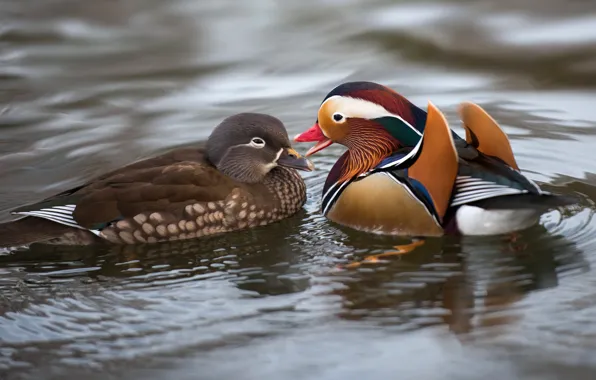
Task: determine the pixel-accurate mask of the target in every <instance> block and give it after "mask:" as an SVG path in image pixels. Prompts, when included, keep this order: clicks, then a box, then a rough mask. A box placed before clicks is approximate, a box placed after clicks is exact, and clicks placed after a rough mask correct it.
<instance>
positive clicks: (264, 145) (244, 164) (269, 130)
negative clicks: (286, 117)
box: [207, 113, 314, 183]
mask: <svg viewBox="0 0 596 380" xmlns="http://www.w3.org/2000/svg"><path fill="white" fill-rule="evenodd" d="M207 158H208V159H209V161H210V162H211V163H212V164H213V165H215V166H216V167H217V169H218V170H219V171H220V172H222V173H224V174H226V175H228V176H229V177H232V178H233V179H235V180H237V181H240V182H245V183H258V182H261V181H262V180H263V179H264V178H265V176H266V175H267V174H268V173H269V172H270V171H271V170H273V169H274V168H275V167H277V166H282V167H286V168H291V169H298V170H305V171H312V170H314V165H313V164H312V162H310V161H309V160H308V159H306V158H304V157H302V156H301V155H300V154H299V153H298V152H296V151H295V150H294V149H293V148H292V145H291V143H290V139H289V137H288V133H287V131H286V128H285V127H284V125H283V123H282V122H281V121H280V120H279V119H277V118H275V117H273V116H270V115H266V114H260V113H240V114H236V115H233V116H230V117H228V118H226V119H224V120H223V121H222V122H221V123H220V124H219V125H218V126H217V127H215V129H214V130H213V132H212V133H211V135H210V136H209V138H208V140H207Z"/></svg>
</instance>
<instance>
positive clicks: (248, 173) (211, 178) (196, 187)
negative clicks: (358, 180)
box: [0, 113, 314, 247]
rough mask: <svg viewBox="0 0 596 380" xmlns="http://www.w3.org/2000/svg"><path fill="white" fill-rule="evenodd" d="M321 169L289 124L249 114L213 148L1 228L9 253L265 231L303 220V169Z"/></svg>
mask: <svg viewBox="0 0 596 380" xmlns="http://www.w3.org/2000/svg"><path fill="white" fill-rule="evenodd" d="M295 169H298V170H305V171H312V170H313V169H314V166H313V165H312V163H311V162H310V161H309V160H308V159H306V158H304V157H302V156H300V154H298V153H297V152H296V151H295V150H294V149H292V147H291V144H290V139H289V137H288V134H287V132H286V129H285V127H284V125H283V124H282V122H281V121H280V120H278V119H277V118H274V117H272V116H269V115H265V114H257V113H242V114H237V115H234V116H230V117H228V118H226V119H225V120H223V121H222V122H221V124H219V125H218V126H217V127H216V128H215V129H214V130H213V131H212V133H211V135H210V136H209V138H208V140H207V142H206V144H205V143H203V144H201V145H200V146H197V147H193V148H182V149H176V150H173V151H171V152H169V153H166V154H164V155H161V156H157V157H153V158H148V159H145V160H142V161H138V162H136V163H133V164H130V165H128V166H125V167H123V168H121V169H117V170H115V171H112V172H110V173H107V174H105V175H102V176H99V177H97V178H95V179H93V180H91V181H90V182H88V183H86V184H83V185H81V186H78V187H75V188H73V189H70V190H68V191H64V192H62V193H60V194H57V195H55V196H52V197H50V198H47V199H45V200H43V201H41V202H39V203H35V204H32V205H28V206H24V207H21V208H18V209H16V210H14V211H13V212H12V213H13V214H16V215H23V216H25V217H24V218H22V219H19V220H16V221H13V222H8V223H4V224H0V245H2V246H5V247H8V246H15V245H24V244H30V243H33V242H45V243H51V244H93V243H97V242H102V241H103V242H109V243H116V244H135V243H154V242H160V241H167V240H178V239H191V238H196V237H202V236H207V235H212V234H216V233H222V232H228V231H234V230H240V229H244V228H250V227H255V226H263V225H266V224H269V223H273V222H275V221H279V220H281V219H284V218H286V217H289V216H291V215H293V214H294V213H296V212H297V211H298V210H299V209H300V208H301V207H302V205H303V204H304V202H305V200H306V186H305V184H304V181H303V180H302V177H301V176H300V175H299V174H298V172H297V171H296V170H295Z"/></svg>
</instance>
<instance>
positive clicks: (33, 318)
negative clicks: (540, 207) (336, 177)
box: [0, 0, 596, 380]
mask: <svg viewBox="0 0 596 380" xmlns="http://www.w3.org/2000/svg"><path fill="white" fill-rule="evenodd" d="M595 30H596V6H595V5H594V4H592V3H591V2H587V1H564V0H558V1H555V0H548V1H545V0H541V1H538V0H525V1H515V2H514V1H496V0H482V1H476V2H466V1H454V2H439V3H433V2H428V3H419V2H414V1H412V2H392V1H388V0H376V1H369V0H327V1H324V2H321V1H315V0H302V1H300V2H289V1H288V2H281V1H280V2H274V1H267V0H255V1H251V2H246V1H232V0H217V1H208V0H201V1H190V0H171V1H168V2H164V1H157V0H122V1H111V2H105V1H102V2H88V1H87V2H76V1H72V0H44V1H41V0H37V1H33V0H32V1H12V2H3V3H1V4H0V81H1V82H2V86H0V87H1V89H0V105H1V108H0V115H1V116H0V133H1V134H0V211H2V213H1V215H0V220H8V219H9V215H8V213H7V211H8V210H10V209H11V208H13V207H16V206H18V205H20V204H23V203H27V202H32V201H35V200H38V199H40V198H42V197H44V196H48V195H51V194H53V193H56V192H58V191H60V190H63V189H66V188H69V187H71V186H74V185H76V184H78V183H80V182H81V181H83V180H85V179H89V178H91V177H92V176H94V175H97V174H99V173H102V172H105V171H107V170H109V169H112V168H115V167H118V166H120V165H124V164H126V163H128V162H130V161H132V160H135V159H138V158H140V157H145V156H148V155H154V154H157V153H160V152H162V151H163V150H165V149H169V148H172V147H174V146H179V145H185V144H191V143H193V142H194V141H198V140H201V139H203V138H205V137H206V136H207V135H208V133H209V132H210V130H211V128H212V127H213V126H214V125H216V124H217V123H218V122H219V121H220V120H221V119H222V118H223V117H225V116H227V115H229V114H232V113H236V112H241V111H256V112H267V113H271V114H274V115H276V116H277V117H279V118H281V119H282V120H283V121H284V122H285V123H286V125H287V127H288V130H289V131H290V134H295V133H297V132H300V131H302V130H303V129H305V128H306V127H308V126H310V125H311V123H312V122H313V120H314V118H315V114H316V109H317V108H318V105H319V103H320V101H321V100H322V97H323V96H324V95H325V94H326V93H327V92H328V91H329V90H330V89H331V88H332V87H334V86H335V85H337V84H339V83H341V82H342V81H346V80H356V79H364V80H373V81H378V82H381V83H384V84H387V85H390V86H391V87H393V88H395V89H396V90H398V91H400V92H402V93H403V94H404V95H406V96H408V97H409V98H411V99H412V100H413V101H415V102H416V103H419V104H421V105H424V104H425V103H426V101H427V100H429V99H431V100H432V101H433V103H435V104H436V105H437V106H439V107H440V108H441V109H442V110H443V111H444V112H445V113H446V114H447V116H448V118H449V120H450V121H451V123H452V124H453V127H454V128H455V129H458V128H459V126H458V123H457V118H456V115H455V109H456V106H457V104H458V103H459V102H461V101H464V100H472V101H475V102H477V103H479V104H481V105H482V106H484V107H485V108H486V109H487V110H489V112H490V113H491V114H493V115H494V117H495V118H496V119H497V120H498V121H499V122H501V123H502V125H503V127H504V128H505V129H506V131H507V133H508V134H509V135H510V137H511V139H512V144H513V149H514V151H515V153H516V156H517V158H518V163H519V164H520V166H521V167H522V168H523V169H524V172H525V173H526V174H527V175H528V176H529V177H531V178H532V179H534V180H536V181H539V182H541V183H543V184H544V187H545V188H548V189H550V190H554V191H558V192H563V193H573V194H576V195H579V196H580V197H581V199H582V204H581V205H579V206H577V207H574V208H570V209H566V210H561V211H552V212H550V213H548V214H546V215H544V217H543V219H542V223H541V226H537V227H535V228H533V229H531V230H528V231H525V232H524V233H523V234H521V236H520V238H519V239H518V240H517V241H514V242H511V241H508V240H506V239H505V238H502V237H492V238H465V239H454V238H445V239H430V240H427V241H426V243H425V244H424V245H423V246H421V247H420V248H418V249H416V250H415V251H414V252H412V253H410V254H408V255H404V256H401V257H395V258H389V259H387V260H386V261H383V262H381V263H377V264H369V265H363V266H361V267H359V268H356V269H349V270H338V269H337V266H338V264H345V263H349V262H352V261H355V260H359V259H362V258H364V257H365V256H367V255H370V254H374V253H382V252H386V251H389V250H391V249H392V247H393V246H394V245H397V244H403V243H407V242H408V240H407V239H396V238H391V237H382V236H374V235H369V234H365V233H359V232H355V231H352V230H349V229H347V228H343V227H339V226H337V225H335V224H332V223H330V222H328V221H327V220H325V219H324V218H322V217H321V216H320V215H319V213H318V204H319V197H320V193H321V188H322V186H323V181H324V179H325V176H326V171H327V170H328V169H329V168H330V167H331V165H332V164H333V162H334V161H335V159H336V158H337V157H338V155H339V154H340V153H341V148H339V147H335V146H334V147H332V148H329V149H328V150H326V151H325V152H322V153H321V154H320V155H317V156H315V157H314V159H315V163H316V164H317V165H318V168H319V169H320V170H318V171H316V172H313V173H308V174H306V175H305V178H306V181H307V184H308V186H309V199H308V202H307V204H306V206H305V208H304V210H303V211H301V212H300V213H299V214H298V215H296V216H295V217H293V218H290V219H288V220H285V221H283V222H281V223H279V224H276V225H273V226H269V227H266V228H262V229H256V230H252V231H245V232H240V233H235V234H230V235H226V236H221V237H213V238H210V239H206V240H201V241H194V242H179V243H177V244H165V245H156V246H152V247H116V248H105V247H104V248H93V249H90V248H85V249H82V248H69V249H64V248H60V249H56V248H49V247H42V246H38V247H31V249H27V250H25V249H23V250H19V251H15V252H11V253H4V254H1V255H0V378H2V379H4V378H7V379H17V378H28V379H49V378H60V379H69V378H79V377H80V376H83V375H84V376H86V378H89V379H105V378H114V379H116V378H118V379H120V378H122V379H124V378H125V379H171V378H173V379H222V378H223V379H228V378H236V379H261V378H269V377H274V378H283V379H303V378H316V379H321V380H322V379H340V378H341V379H361V378H364V377H365V376H369V377H371V378H375V379H386V378H395V377H396V376H398V377H400V378H424V379H478V378H485V379H503V378H508V379H517V378H519V379H541V380H542V379H558V378H562V377H563V376H565V377H567V378H573V379H592V378H593V373H594V371H596V343H595V342H596V340H595V339H594V336H595V335H596V325H595V324H594V323H595V322H594V321H596V290H595V289H596V281H595V280H594V276H593V275H592V272H591V269H592V265H593V264H594V263H595V262H596V259H595V257H594V256H595V252H594V251H595V249H596V238H595V236H596V221H595V220H594V209H595V206H594V201H595V200H596V176H595V175H594V174H593V173H594V172H596V160H594V157H595V156H594V152H593V146H595V144H596V111H595V109H594V104H595V103H594V99H595V95H596V32H594V31H595ZM305 148H306V147H303V146H298V149H305Z"/></svg>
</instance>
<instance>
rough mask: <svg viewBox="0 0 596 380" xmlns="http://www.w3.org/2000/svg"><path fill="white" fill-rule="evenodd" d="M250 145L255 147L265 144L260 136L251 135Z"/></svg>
mask: <svg viewBox="0 0 596 380" xmlns="http://www.w3.org/2000/svg"><path fill="white" fill-rule="evenodd" d="M250 145H251V146H253V147H255V148H262V147H264V146H265V140H263V139H262V138H260V137H253V138H252V140H250Z"/></svg>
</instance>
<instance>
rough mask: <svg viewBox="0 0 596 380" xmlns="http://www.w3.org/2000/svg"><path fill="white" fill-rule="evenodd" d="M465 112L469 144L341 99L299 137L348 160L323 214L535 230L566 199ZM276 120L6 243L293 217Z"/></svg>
mask: <svg viewBox="0 0 596 380" xmlns="http://www.w3.org/2000/svg"><path fill="white" fill-rule="evenodd" d="M460 114H461V118H462V121H463V123H464V128H465V131H466V139H465V140H464V139H462V138H461V137H459V136H458V135H457V134H456V133H455V132H453V131H451V129H450V128H449V126H448V124H447V121H446V120H445V118H444V116H443V115H442V113H441V112H440V111H439V110H438V109H437V108H436V107H435V106H434V105H432V104H431V103H429V105H428V110H427V112H425V111H424V110H422V109H420V108H418V107H417V106H415V105H414V104H412V103H411V102H409V101H408V100H407V99H405V98H404V97H402V96H401V95H399V94H398V93H396V92H395V91H393V90H391V89H389V88H387V87H385V86H382V85H379V84H376V83H372V82H350V83H344V84H342V85H340V86H338V87H336V88H335V89H333V90H332V91H331V92H330V93H329V94H328V95H327V96H326V97H325V99H324V101H323V103H322V104H321V106H320V108H319V111H318V118H317V121H316V123H315V124H314V126H313V127H312V128H310V129H309V130H308V131H306V132H304V133H302V134H300V135H298V136H296V137H295V139H294V140H295V141H297V142H316V145H315V146H314V147H312V148H311V149H310V150H309V151H308V152H307V153H306V155H305V156H310V155H312V154H314V153H316V152H318V151H320V150H322V149H324V148H326V147H328V146H329V145H331V144H332V143H338V144H342V145H344V146H346V147H347V148H348V150H347V151H346V152H345V153H344V154H343V155H342V156H341V157H340V158H339V160H338V161H337V162H336V164H335V165H334V166H333V168H332V169H331V171H330V173H329V175H328V177H327V180H326V182H325V186H324V190H323V197H322V212H323V214H324V215H325V216H326V217H327V218H329V219H330V220H332V221H334V222H337V223H339V224H342V225H345V226H349V227H352V228H355V229H358V230H363V231H369V232H377V233H384V234H394V235H406V236H440V235H444V234H460V235H495V234H505V233H508V232H514V231H518V230H521V229H525V228H528V227H530V226H532V225H534V224H536V223H537V222H538V219H539V217H540V215H541V214H542V213H543V212H544V211H546V210H547V209H548V208H551V207H556V206H562V205H567V204H570V203H572V202H573V201H574V200H572V199H571V198H568V197H563V196H558V195H554V194H551V193H547V192H545V191H542V190H541V189H540V188H539V187H538V186H537V185H536V184H535V183H534V182H532V181H531V180H529V179H528V178H526V177H525V176H523V175H522V174H521V173H520V170H519V168H518V166H517V163H516V161H515V158H514V155H513V152H512V150H511V146H510V144H509V140H508V138H507V136H506V134H505V133H504V132H503V131H502V130H501V128H500V127H499V126H498V125H497V123H496V122H495V121H494V120H493V119H492V118H491V117H490V116H489V115H488V114H487V113H486V112H484V110H482V109H481V108H480V107H478V106H477V105H474V104H471V103H465V104H463V105H462V107H461V108H460ZM313 169H314V166H313V164H312V163H311V162H310V161H309V160H308V159H306V158H305V157H302V156H301V155H300V154H299V153H297V152H296V151H295V150H294V149H293V148H292V146H291V144H290V139H289V137H288V134H287V131H286V129H285V127H284V125H283V124H282V122H281V121H279V120H278V119H276V118H274V117H272V116H269V115H263V114H255V113H243V114H238V115H234V116H231V117H229V118H227V119H225V120H224V121H223V122H222V123H221V124H220V125H218V126H217V127H216V128H215V129H214V130H213V132H212V133H211V135H210V136H209V138H208V140H207V142H206V144H205V145H201V146H197V147H195V148H184V149H178V150H174V151H172V152H170V153H167V154H165V155H162V156H158V157H154V158H149V159H145V160H142V161H139V162H136V163H133V164H131V165H128V166H125V167H123V168H121V169H118V170H115V171H112V172H110V173H107V174H104V175H102V176H99V177H97V178H95V179H93V180H91V181H90V182H88V183H86V184H83V185H81V186H78V187H76V188H74V189H71V190H68V191H65V192H62V193H60V194H57V195H55V196H52V197H50V198H47V199H45V200H43V201H41V202H38V203H35V204H32V205H28V206H24V207H21V208H18V209H16V210H14V211H13V212H12V213H13V214H15V215H22V216H24V218H22V219H19V220H17V221H14V222H8V223H4V224H0V244H1V245H2V246H14V245H23V244H30V243H32V242H44V243H50V244H93V243H98V242H110V243H116V244H135V243H156V242H161V241H169V240H179V239H193V238H199V237H204V236H208V235H213V234H220V233H224V232H231V231H236V230H241V229H246V228H251V227H256V226H264V225H267V224H270V223H273V222H276V221H279V220H281V219H284V218H287V217H290V216H292V215H293V214H295V213H296V212H297V211H298V210H299V209H300V208H301V207H302V206H303V204H304V203H305V200H306V186H305V184H304V181H303V180H302V178H301V176H300V175H299V174H298V172H297V171H296V170H304V171H312V170H313Z"/></svg>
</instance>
